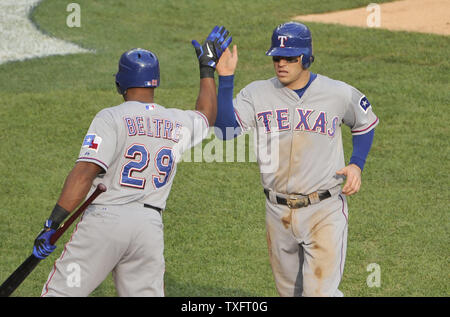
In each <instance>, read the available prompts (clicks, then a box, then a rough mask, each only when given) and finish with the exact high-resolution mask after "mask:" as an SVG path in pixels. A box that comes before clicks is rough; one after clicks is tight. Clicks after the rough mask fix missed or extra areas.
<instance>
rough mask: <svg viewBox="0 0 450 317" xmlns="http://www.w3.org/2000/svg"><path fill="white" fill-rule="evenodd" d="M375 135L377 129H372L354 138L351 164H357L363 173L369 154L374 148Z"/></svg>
mask: <svg viewBox="0 0 450 317" xmlns="http://www.w3.org/2000/svg"><path fill="white" fill-rule="evenodd" d="M374 135H375V129H372V130H370V131H369V132H367V133H365V134H361V135H354V136H353V138H352V143H353V153H352V157H351V158H350V163H349V164H356V165H358V166H359V168H360V169H361V171H362V170H363V168H364V164H365V163H366V159H367V155H368V154H369V151H370V148H371V146H372V141H373V137H374Z"/></svg>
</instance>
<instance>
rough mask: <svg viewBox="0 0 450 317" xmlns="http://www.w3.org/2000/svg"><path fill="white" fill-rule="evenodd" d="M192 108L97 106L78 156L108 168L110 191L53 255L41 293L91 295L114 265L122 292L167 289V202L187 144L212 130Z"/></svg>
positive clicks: (147, 293) (104, 180)
mask: <svg viewBox="0 0 450 317" xmlns="http://www.w3.org/2000/svg"><path fill="white" fill-rule="evenodd" d="M208 128H209V127H208V121H207V119H206V117H205V116H204V115H203V114H202V113H200V112H198V111H191V110H186V111H183V110H179V109H166V108H164V107H162V106H160V105H157V104H147V103H140V102H135V101H131V102H125V103H123V104H121V105H119V106H116V107H112V108H106V109H104V110H102V111H100V112H99V113H98V114H97V115H96V116H95V118H94V120H93V121H92V123H91V126H90V127H89V130H88V133H87V135H86V137H85V139H84V141H83V144H82V146H81V151H80V155H79V158H78V162H80V161H83V162H92V163H95V164H97V165H99V166H100V167H101V168H102V169H103V171H104V173H103V174H101V175H99V176H98V177H97V178H96V179H95V180H94V182H93V187H92V190H93V189H94V188H95V187H96V186H97V184H98V183H100V182H101V183H103V184H104V185H106V187H107V191H106V192H105V193H103V194H102V195H100V196H99V197H98V198H97V199H96V201H95V202H94V204H91V205H90V206H89V207H88V208H87V210H86V211H85V213H84V215H83V217H82V219H81V220H80V222H79V223H78V224H77V226H76V229H75V231H74V233H73V235H72V237H71V239H70V241H69V242H68V243H67V244H66V245H65V246H64V250H63V252H62V254H61V256H60V258H59V259H58V260H56V262H55V265H54V267H53V270H52V271H51V272H50V274H49V276H48V280H47V282H46V283H45V285H44V287H43V289H42V296H87V295H89V294H90V293H91V292H92V291H93V290H94V289H95V288H96V287H97V286H98V285H99V284H100V283H101V282H102V281H103V280H104V279H105V278H106V277H107V275H108V274H109V273H110V272H112V275H113V277H114V282H115V285H116V289H117V293H118V295H119V296H164V271H165V263H164V254H163V252H164V237H163V223H162V217H161V215H160V213H158V212H157V211H156V210H155V209H154V208H146V207H145V206H144V204H148V205H151V206H155V207H159V208H162V209H164V207H165V205H166V200H167V197H168V195H169V192H170V189H171V186H172V182H173V178H174V176H175V173H176V165H177V162H178V160H179V159H180V158H181V154H182V153H183V151H185V150H187V149H188V148H189V147H192V146H194V145H196V144H197V143H199V142H201V140H202V139H203V138H205V137H206V135H207V133H208Z"/></svg>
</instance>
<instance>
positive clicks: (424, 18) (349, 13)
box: [292, 0, 450, 35]
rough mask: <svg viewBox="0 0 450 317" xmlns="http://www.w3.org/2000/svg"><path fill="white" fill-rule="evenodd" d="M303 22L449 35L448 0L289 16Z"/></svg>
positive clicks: (405, 0)
mask: <svg viewBox="0 0 450 317" xmlns="http://www.w3.org/2000/svg"><path fill="white" fill-rule="evenodd" d="M292 19H293V20H298V21H303V22H321V23H337V24H343V25H348V26H358V27H379V28H383V29H388V30H393V31H411V32H420V33H434V34H441V35H450V1H449V0H403V1H395V2H388V3H383V4H379V5H377V4H369V5H368V6H366V7H363V8H358V9H352V10H344V11H336V12H331V13H323V14H310V15H301V16H296V17H293V18H292Z"/></svg>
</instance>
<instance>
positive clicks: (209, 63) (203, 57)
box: [192, 25, 232, 78]
mask: <svg viewBox="0 0 450 317" xmlns="http://www.w3.org/2000/svg"><path fill="white" fill-rule="evenodd" d="M229 34H230V32H229V31H228V30H227V29H225V27H223V26H220V27H219V26H217V25H216V26H215V27H214V28H213V30H212V31H211V33H209V35H208V37H207V38H206V40H205V42H204V43H203V45H200V43H198V42H197V41H196V40H192V45H193V46H194V48H195V53H196V54H197V58H198V62H199V66H200V78H205V77H213V78H214V71H215V69H216V65H217V61H218V60H219V58H220V56H222V53H223V52H224V51H225V50H226V48H227V47H228V46H229V45H230V43H231V41H232V37H231V36H230V37H228V35H229Z"/></svg>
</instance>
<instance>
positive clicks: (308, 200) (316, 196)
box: [264, 188, 331, 209]
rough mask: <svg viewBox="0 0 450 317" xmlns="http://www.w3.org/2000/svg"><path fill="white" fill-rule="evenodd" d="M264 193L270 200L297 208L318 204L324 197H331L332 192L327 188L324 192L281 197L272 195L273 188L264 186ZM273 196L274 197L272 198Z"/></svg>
mask: <svg viewBox="0 0 450 317" xmlns="http://www.w3.org/2000/svg"><path fill="white" fill-rule="evenodd" d="M264 194H265V195H266V197H267V199H269V200H270V201H272V202H273V201H274V200H275V201H276V202H277V203H278V204H281V205H286V206H288V207H289V208H293V209H297V208H303V207H307V206H309V205H313V204H317V203H319V202H321V201H322V200H324V199H327V198H330V197H331V192H330V191H329V190H326V191H324V192H321V193H319V192H314V193H311V194H309V195H306V196H302V195H288V196H289V197H280V196H278V195H276V194H275V195H273V196H272V195H271V190H270V189H266V188H264ZM271 196H272V197H273V199H271Z"/></svg>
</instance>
